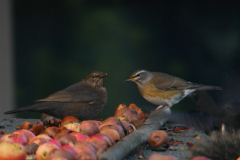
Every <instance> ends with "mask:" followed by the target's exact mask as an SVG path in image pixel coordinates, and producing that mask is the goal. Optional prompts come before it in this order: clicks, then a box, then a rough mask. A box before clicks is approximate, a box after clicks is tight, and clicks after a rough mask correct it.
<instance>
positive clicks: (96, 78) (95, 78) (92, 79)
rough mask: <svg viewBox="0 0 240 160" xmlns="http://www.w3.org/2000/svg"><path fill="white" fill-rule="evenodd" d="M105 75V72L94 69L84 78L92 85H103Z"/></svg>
mask: <svg viewBox="0 0 240 160" xmlns="http://www.w3.org/2000/svg"><path fill="white" fill-rule="evenodd" d="M106 75H107V73H103V72H101V71H94V72H92V73H90V74H89V75H88V76H87V77H86V78H85V79H84V80H85V81H86V82H87V83H88V84H90V85H91V86H94V87H103V78H104V77H105V76H106Z"/></svg>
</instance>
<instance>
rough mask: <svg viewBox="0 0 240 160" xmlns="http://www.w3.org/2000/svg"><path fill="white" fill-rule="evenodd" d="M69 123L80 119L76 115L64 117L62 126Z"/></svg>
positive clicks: (77, 121)
mask: <svg viewBox="0 0 240 160" xmlns="http://www.w3.org/2000/svg"><path fill="white" fill-rule="evenodd" d="M68 123H79V119H77V118H76V117H74V116H67V117H65V118H63V120H62V122H61V126H64V125H66V124H68Z"/></svg>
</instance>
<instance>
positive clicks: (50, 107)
mask: <svg viewBox="0 0 240 160" xmlns="http://www.w3.org/2000/svg"><path fill="white" fill-rule="evenodd" d="M106 75H107V74H106V73H103V72H100V71H94V72H92V73H90V74H89V75H88V76H87V77H86V78H85V79H83V80H82V81H81V82H78V83H76V84H73V85H71V86H69V87H67V88H65V89H64V90H61V91H58V92H56V93H54V94H51V95H50V96H48V97H47V98H44V99H40V100H37V102H39V103H36V104H34V105H31V106H28V107H23V108H19V109H15V110H11V111H7V112H5V114H12V113H17V112H22V111H32V112H41V113H46V114H49V115H51V116H54V117H56V118H60V119H62V118H64V117H66V116H70V115H71V116H75V117H77V118H78V119H79V120H84V119H90V118H91V117H93V116H95V115H97V114H98V113H99V112H100V111H101V110H102V109H103V107H104V106H105V105H106V102H107V90H106V88H105V87H104V85H103V78H104V77H105V76H106Z"/></svg>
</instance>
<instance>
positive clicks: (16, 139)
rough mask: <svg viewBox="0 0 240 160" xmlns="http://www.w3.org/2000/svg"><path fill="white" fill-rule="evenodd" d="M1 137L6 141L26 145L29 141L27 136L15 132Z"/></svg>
mask: <svg viewBox="0 0 240 160" xmlns="http://www.w3.org/2000/svg"><path fill="white" fill-rule="evenodd" d="M1 139H2V140H4V141H9V142H13V143H20V144H22V145H26V144H27V143H28V140H27V138H26V137H25V136H23V135H20V134H13V133H9V134H5V135H3V136H2V137H1Z"/></svg>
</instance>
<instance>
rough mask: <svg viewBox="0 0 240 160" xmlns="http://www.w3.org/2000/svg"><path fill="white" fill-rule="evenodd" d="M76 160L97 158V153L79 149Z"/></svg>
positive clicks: (94, 159)
mask: <svg viewBox="0 0 240 160" xmlns="http://www.w3.org/2000/svg"><path fill="white" fill-rule="evenodd" d="M76 160H97V155H96V153H94V152H91V151H81V152H79V153H78V154H77V156H76Z"/></svg>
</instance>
